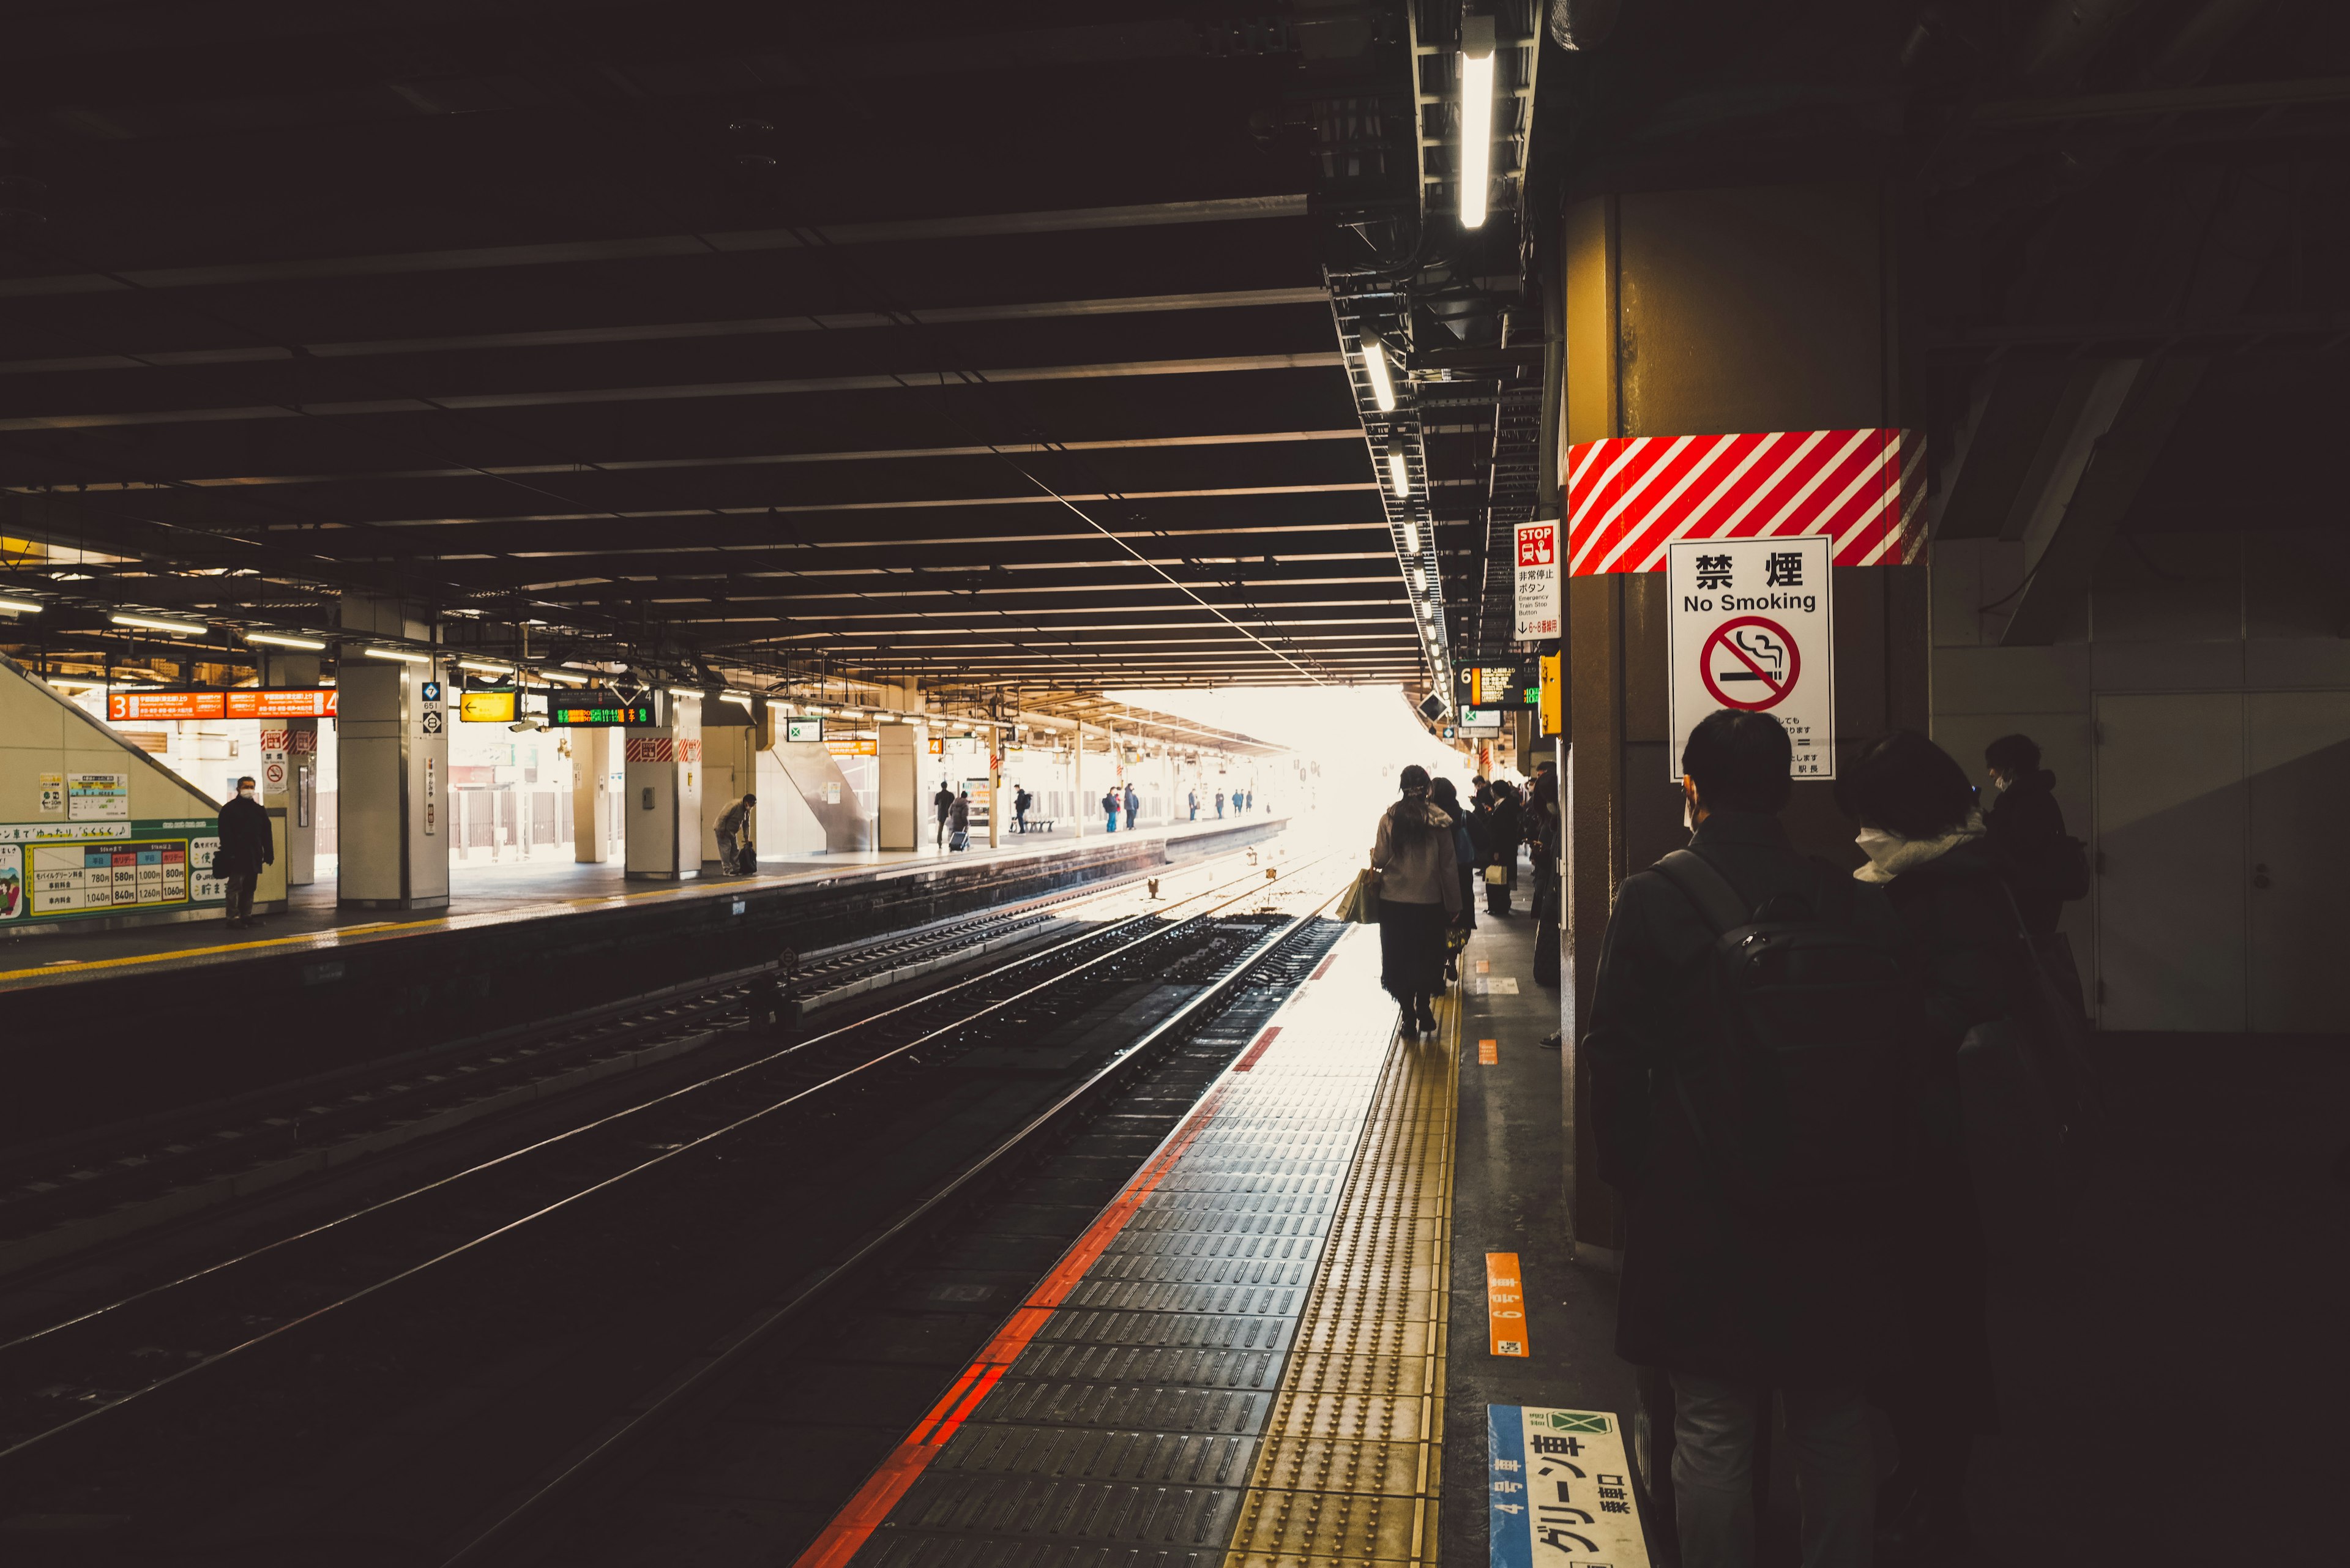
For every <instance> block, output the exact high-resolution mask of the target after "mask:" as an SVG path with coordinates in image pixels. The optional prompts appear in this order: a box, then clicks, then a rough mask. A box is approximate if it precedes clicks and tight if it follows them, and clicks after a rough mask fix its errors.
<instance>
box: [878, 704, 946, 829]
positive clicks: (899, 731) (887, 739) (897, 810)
mask: <svg viewBox="0 0 2350 1568" xmlns="http://www.w3.org/2000/svg"><path fill="white" fill-rule="evenodd" d="M930 761H931V727H930V726H929V725H928V724H922V723H913V724H887V723H885V724H883V725H882V726H881V742H880V763H881V768H880V776H881V791H880V800H879V803H878V804H879V816H880V820H879V823H878V824H876V826H877V827H878V829H879V836H880V843H881V847H882V848H884V849H921V848H925V847H927V846H929V845H930V843H931V836H932V834H933V833H934V831H935V829H936V827H937V825H938V814H937V811H936V808H934V807H933V806H932V805H931V785H930V784H928V783H927V782H926V779H925V775H926V774H928V773H929V771H930Z"/></svg>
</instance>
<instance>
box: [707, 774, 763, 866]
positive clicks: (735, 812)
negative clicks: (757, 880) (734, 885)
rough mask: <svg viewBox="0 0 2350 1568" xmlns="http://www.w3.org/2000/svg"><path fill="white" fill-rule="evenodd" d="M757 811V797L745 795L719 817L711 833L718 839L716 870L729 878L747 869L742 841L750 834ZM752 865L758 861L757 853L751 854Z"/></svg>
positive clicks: (755, 851)
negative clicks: (744, 862) (724, 873)
mask: <svg viewBox="0 0 2350 1568" xmlns="http://www.w3.org/2000/svg"><path fill="white" fill-rule="evenodd" d="M758 809H759V797H758V796H757V795H755V794H746V795H744V796H743V798H742V799H740V800H738V801H736V802H734V803H733V805H730V806H728V807H727V808H726V809H725V810H724V811H723V813H721V814H720V815H719V818H718V825H717V826H715V827H714V828H712V830H711V831H712V833H713V834H714V835H715V836H717V839H718V868H719V869H720V870H721V871H723V872H726V873H727V874H728V875H729V876H732V875H734V874H735V873H737V872H741V871H744V870H747V869H749V868H750V867H746V866H745V865H744V864H743V842H742V841H743V838H744V837H746V836H748V835H749V834H750V831H751V824H752V822H753V820H754V813H756V812H757V811H758ZM751 857H752V865H756V864H757V861H758V851H757V850H756V849H754V850H753V851H752V852H751Z"/></svg>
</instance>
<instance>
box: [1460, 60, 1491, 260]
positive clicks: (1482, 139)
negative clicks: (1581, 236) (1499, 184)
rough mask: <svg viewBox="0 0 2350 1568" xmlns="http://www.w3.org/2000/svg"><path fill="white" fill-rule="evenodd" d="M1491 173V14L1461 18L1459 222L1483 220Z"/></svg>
mask: <svg viewBox="0 0 2350 1568" xmlns="http://www.w3.org/2000/svg"><path fill="white" fill-rule="evenodd" d="M1492 175H1493V18H1492V17H1491V16H1463V17H1461V227H1462V228H1464V229H1474V228H1479V227H1482V225H1483V223H1484V222H1485V196H1486V186H1487V185H1488V184H1490V183H1491V182H1492Z"/></svg>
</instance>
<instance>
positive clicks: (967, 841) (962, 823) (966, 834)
mask: <svg viewBox="0 0 2350 1568" xmlns="http://www.w3.org/2000/svg"><path fill="white" fill-rule="evenodd" d="M947 847H948V848H949V849H968V848H970V847H971V791H969V790H960V791H958V792H956V794H955V797H954V799H953V801H952V802H951V803H950V804H949V805H948V806H947Z"/></svg>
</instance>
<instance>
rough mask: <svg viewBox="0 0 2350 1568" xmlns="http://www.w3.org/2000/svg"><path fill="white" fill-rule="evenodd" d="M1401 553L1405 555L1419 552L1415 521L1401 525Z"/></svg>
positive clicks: (1417, 530) (1417, 528)
mask: <svg viewBox="0 0 2350 1568" xmlns="http://www.w3.org/2000/svg"><path fill="white" fill-rule="evenodd" d="M1403 553H1404V554H1405V555H1407V556H1417V555H1419V524H1417V523H1406V524H1404V525H1403Z"/></svg>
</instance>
